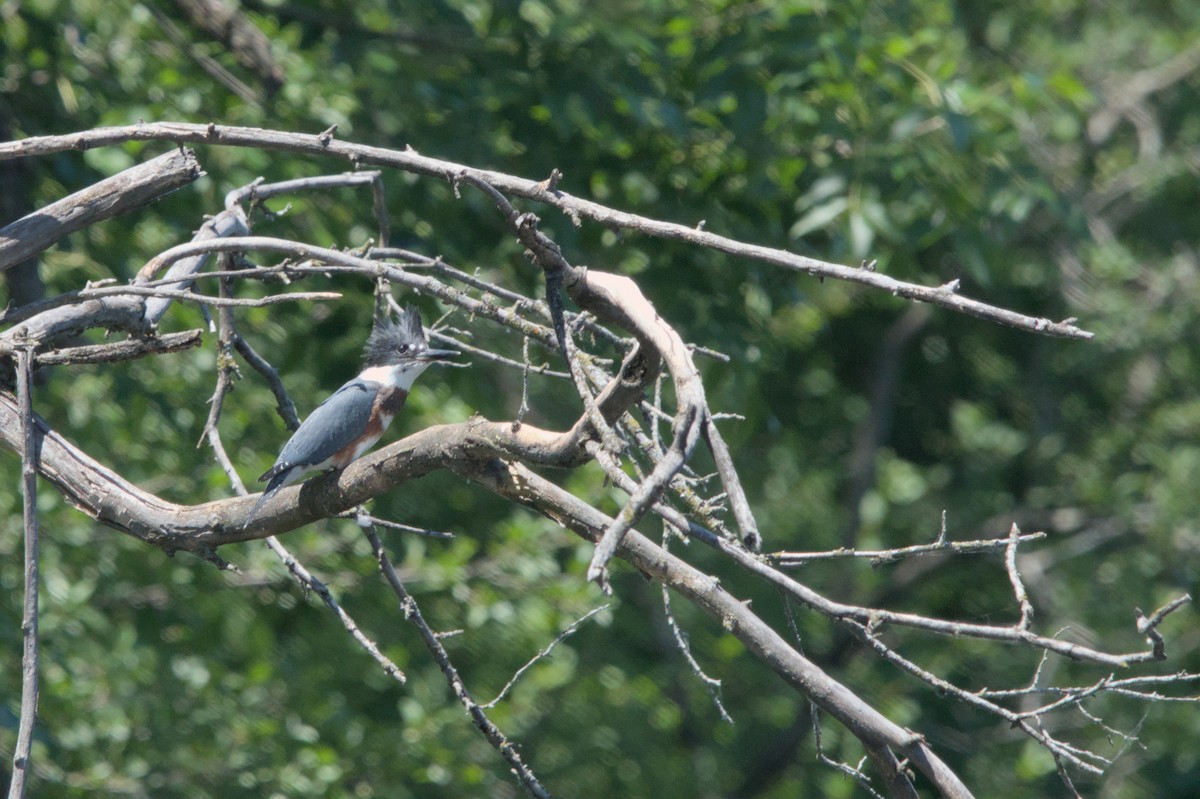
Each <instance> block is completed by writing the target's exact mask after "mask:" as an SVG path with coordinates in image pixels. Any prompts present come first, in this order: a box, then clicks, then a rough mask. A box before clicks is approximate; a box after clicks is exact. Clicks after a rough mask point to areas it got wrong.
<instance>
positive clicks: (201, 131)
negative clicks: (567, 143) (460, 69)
mask: <svg viewBox="0 0 1200 799" xmlns="http://www.w3.org/2000/svg"><path fill="white" fill-rule="evenodd" d="M127 141H169V142H192V143H196V144H209V145H222V146H233V147H252V148H257V149H262V150H280V151H284V152H293V153H307V154H309V155H317V156H327V157H332V158H341V159H343V160H346V161H348V162H350V163H352V164H355V165H356V166H358V165H375V166H384V167H392V168H395V169H401V170H404V171H406V172H412V173H414V174H418V175H427V176H430V177H436V178H440V179H442V180H445V181H446V182H448V183H454V182H456V181H458V180H461V179H462V178H463V177H465V176H473V177H475V178H478V179H479V180H481V181H484V182H486V183H488V184H490V185H492V186H495V187H496V188H497V189H498V190H500V191H501V192H504V193H505V194H508V195H513V196H517V197H525V198H527V199H531V200H537V201H539V202H544V203H546V204H547V205H552V206H554V207H556V208H558V209H559V210H561V211H562V212H563V213H565V214H567V215H568V216H570V217H572V218H574V217H581V218H587V219H591V220H592V221H594V222H598V223H600V224H602V225H605V226H607V227H611V228H624V229H627V230H635V231H638V232H640V233H644V234H646V235H650V236H655V237H659V238H666V239H673V240H677V241H684V242H687V243H689V244H695V245H697V246H701V247H707V248H710V249H714V250H717V251H719V252H724V253H727V254H729V255H734V256H737V257H741V258H748V259H752V260H757V261H761V262H764V263H769V264H773V265H775V266H780V267H784V268H786V269H792V270H795V271H799V272H804V273H806V274H809V275H812V276H814V277H821V278H834V279H837V280H846V281H849V282H852V283H858V284H861V285H866V286H870V287H872V288H875V289H879V290H881V291H886V292H888V293H890V294H893V295H895V296H898V297H904V298H906V299H912V300H917V301H920V302H928V303H930V304H931V305H938V306H941V307H943V308H947V309H950V310H953V311H958V312H960V313H965V314H969V315H972V316H976V317H978V318H980V319H987V320H989V321H993V322H999V323H1001V324H1005V325H1009V326H1011V327H1016V328H1019V329H1022V330H1027V331H1030V332H1034V333H1042V334H1046V335H1052V336H1065V337H1067V338H1080V339H1089V338H1091V337H1092V334H1091V333H1089V332H1087V331H1085V330H1082V329H1080V328H1078V327H1076V326H1075V325H1074V324H1072V323H1071V322H1069V321H1063V322H1054V321H1051V320H1050V319H1044V318H1037V317H1031V316H1026V315H1024V314H1020V313H1017V312H1014V311H1010V310H1007V309H1005V308H999V307H997V306H993V305H989V304H987V303H984V302H980V301H978V300H973V299H969V298H967V297H963V296H962V295H960V294H958V293H957V292H955V291H952V290H949V289H947V288H945V287H942V286H937V287H930V286H919V285H916V284H913V283H906V282H904V281H901V280H896V279H895V278H891V277H888V276H887V275H884V274H882V273H880V272H876V271H874V270H870V269H862V268H858V267H851V266H843V265H841V264H833V263H828V262H826V261H820V260H817V259H815V258H808V257H806V256H803V255H797V254H795V253H791V252H787V251H786V250H779V249H775V248H771V247H763V246H761V245H756V244H747V243H745V242H740V241H737V240H735V239H731V238H728V237H725V236H719V235H717V234H715V233H709V232H708V231H705V230H698V229H696V228H695V227H690V226H687V225H680V224H676V223H673V222H661V221H659V220H655V219H650V218H647V217H642V216H638V215H637V214H631V213H627V212H624V211H618V210H615V209H613V208H608V207H606V206H604V205H601V204H600V203H596V202H592V201H590V200H584V199H581V198H578V197H574V196H572V195H570V194H568V193H566V192H564V191H562V190H561V189H556V190H554V191H549V190H548V189H547V188H546V187H544V186H543V185H542V184H541V182H539V181H532V180H528V179H525V178H518V177H514V176H511V175H505V174H502V173H499V172H493V171H490V170H483V169H473V168H470V167H467V166H464V165H462V164H456V163H454V162H451V161H444V160H441V159H437V158H430V157H428V156H423V155H420V154H419V153H417V152H416V151H414V150H391V149H387V148H383V147H372V146H368V145H362V144H354V143H352V142H346V141H340V140H327V139H322V137H321V136H319V135H312V134H301V133H288V132H284V131H277V130H264V129H260V128H244V127H235V126H228V125H215V124H208V125H194V124H188V123H183V122H141V123H138V124H136V125H130V126H126V127H110V128H96V129H94V130H88V131H81V132H78V133H68V134H65V135H60V136H39V137H31V138H28V139H22V140H20V141H15V142H7V143H3V144H0V160H4V159H9V158H21V157H27V156H31V155H46V154H49V153H56V152H62V151H64V150H86V149H91V148H94V147H103V146H107V145H112V144H120V143H123V142H127Z"/></svg>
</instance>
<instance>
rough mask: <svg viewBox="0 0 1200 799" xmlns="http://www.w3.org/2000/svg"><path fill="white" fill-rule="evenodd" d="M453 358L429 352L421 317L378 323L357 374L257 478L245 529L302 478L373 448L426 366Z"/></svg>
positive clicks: (406, 313)
mask: <svg viewBox="0 0 1200 799" xmlns="http://www.w3.org/2000/svg"><path fill="white" fill-rule="evenodd" d="M456 355H458V353H457V352H456V351H454V350H435V349H431V348H430V347H429V342H428V341H427V340H426V338H425V330H424V328H422V327H421V317H420V316H419V315H418V314H417V312H416V310H414V309H412V308H407V309H405V310H403V311H402V312H401V314H400V317H399V320H398V321H396V322H393V321H391V320H389V319H383V320H380V321H379V322H377V323H376V325H375V328H374V329H373V330H372V331H371V336H370V337H369V338H368V339H367V346H366V348H365V349H364V350H363V370H362V372H360V373H359V375H358V377H356V378H354V379H353V380H351V381H350V382H348V383H346V384H345V385H344V386H342V387H341V388H339V389H338V390H337V391H335V392H334V393H333V395H332V396H330V397H329V399H327V400H325V401H324V402H322V403H321V404H320V405H318V406H317V409H316V410H314V411H313V412H312V414H311V415H310V416H309V417H308V418H307V419H305V420H304V423H303V424H301V425H300V427H299V429H297V430H296V432H295V433H293V434H292V437H291V438H290V439H289V440H288V442H287V443H286V444H284V445H283V450H281V451H280V453H279V458H278V459H277V460H276V461H275V465H274V466H272V467H271V468H270V469H268V470H267V471H266V472H265V473H264V474H263V476H262V477H260V478H258V481H259V482H260V483H261V482H263V481H264V480H266V481H269V482H268V483H267V490H266V491H264V492H263V495H262V496H261V497H260V498H259V500H258V502H256V503H255V504H254V507H253V508H252V509H251V510H250V514H249V515H248V516H247V517H246V521H245V522H244V524H250V522H252V521H253V520H254V519H255V517H257V516H258V512H259V511H260V510H261V509H262V507H263V505H265V504H266V503H267V502H268V501H269V500H270V499H271V497H273V496H275V494H276V492H278V491H279V489H281V488H283V487H284V486H286V485H288V484H289V483H294V482H295V481H297V480H299V479H300V477H301V476H302V475H303V474H304V473H305V472H310V471H314V470H318V469H322V470H323V469H344V468H346V466H348V465H349V464H350V462H351V461H353V460H355V459H356V458H358V456H360V455H362V454H363V453H364V452H366V451H367V450H369V449H370V448H371V447H373V446H374V445H375V442H376V441H378V440H379V437H380V436H382V435H383V431H384V430H386V429H387V427H388V425H389V424H391V423H392V419H393V418H394V417H395V416H396V414H397V413H399V412H400V409H401V408H403V407H404V401H405V400H406V399H408V391H409V389H410V388H412V384H413V381H414V380H416V379H417V376H418V375H420V374H421V372H424V371H425V369H426V368H427V367H428V366H429V365H430V364H431V363H433V362H435V361H444V360H447V359H449V358H453V357H454V356H456Z"/></svg>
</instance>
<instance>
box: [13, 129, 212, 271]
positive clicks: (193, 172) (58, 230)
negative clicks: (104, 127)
mask: <svg viewBox="0 0 1200 799" xmlns="http://www.w3.org/2000/svg"><path fill="white" fill-rule="evenodd" d="M203 174H204V171H203V170H202V169H201V168H200V163H199V162H198V161H197V160H196V155H195V153H193V152H192V151H191V150H185V149H183V148H180V149H178V150H172V151H171V152H169V153H164V154H163V155H160V156H158V157H157V158H152V159H151V160H149V161H147V162H146V163H144V164H138V165H137V166H134V167H130V168H129V169H126V170H125V171H124V172H120V173H118V174H116V175H113V176H112V177H111V178H105V179H104V180H102V181H100V182H99V183H94V184H92V185H91V186H88V187H87V188H86V189H83V190H82V191H77V192H75V193H74V194H72V195H70V196H68V197H64V198H63V199H61V200H59V201H57V202H54V203H51V204H50V205H47V206H45V207H44V208H40V209H38V210H37V211H35V212H34V213H32V214H29V215H28V216H24V217H22V218H21V219H18V220H17V221H15V222H13V223H11V224H9V225H6V226H5V227H3V228H0V271H3V270H5V269H8V268H9V267H11V266H15V265H16V264H19V263H21V262H22V261H24V260H25V259H26V258H29V257H31V256H33V255H36V254H37V253H39V252H41V251H42V250H45V249H46V248H48V247H51V246H53V245H54V243H55V242H57V241H60V240H61V239H63V238H65V237H66V236H68V235H70V234H71V233H74V232H75V231H76V230H81V229H82V228H85V227H87V226H88V225H90V224H92V223H94V222H98V221H100V220H101V219H108V218H110V217H114V216H118V215H120V214H123V213H125V212H126V211H131V210H133V209H135V208H140V207H141V206H143V205H146V204H147V203H150V202H153V201H154V200H156V199H158V198H159V197H162V196H163V195H165V194H170V193H171V192H173V191H175V190H176V189H178V188H179V187H180V186H186V185H187V184H189V183H191V182H192V181H193V180H196V179H197V178H199V177H200V176H202V175H203Z"/></svg>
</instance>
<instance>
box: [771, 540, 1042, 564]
mask: <svg viewBox="0 0 1200 799" xmlns="http://www.w3.org/2000/svg"><path fill="white" fill-rule="evenodd" d="M1045 537H1046V534H1045V533H1023V534H1021V536H1020V537H1019V539H1018V540H1019V541H1020V542H1021V543H1025V542H1027V541H1041V540H1042V539H1044V538H1045ZM1010 540H1011V539H1009V538H984V539H979V540H975V541H947V540H945V539H944V538H942V537H941V536H939V537H938V540H937V541H935V542H933V543H932V544H914V545H913V546H908V547H897V548H895V549H855V548H853V547H840V548H838V549H830V550H825V551H823V552H774V553H772V554H770V555H768V556H767V557H769V558H770V560H771V562H773V563H775V564H776V565H778V566H779V567H780V568H790V567H796V566H802V565H804V564H805V563H808V562H810V561H817V560H840V559H843V558H866V559H868V560H870V561H871V565H872V566H880V565H883V564H885V563H892V562H894V561H897V560H901V559H903V558H912V557H920V556H923V555H973V554H979V553H984V552H998V551H1000V550H1003V549H1004V548H1005V547H1007V546H1008V544H1009V541H1010Z"/></svg>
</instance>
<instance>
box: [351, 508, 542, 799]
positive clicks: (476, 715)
mask: <svg viewBox="0 0 1200 799" xmlns="http://www.w3.org/2000/svg"><path fill="white" fill-rule="evenodd" d="M363 533H364V534H365V535H366V536H367V540H368V541H370V542H371V550H372V551H373V552H374V553H375V558H376V560H377V561H378V563H379V570H380V571H381V572H382V573H383V576H384V578H385V579H386V580H387V582H388V585H390V586H391V587H392V592H393V593H395V594H396V598H397V599H399V600H400V609H401V610H402V611H403V612H404V616H405V618H407V619H408V620H409V621H411V622H412V623H413V626H415V627H416V628H417V632H418V633H420V635H421V640H422V641H424V643H425V648H426V649H428V650H429V653H430V654H431V655H433V659H434V661H436V662H437V664H438V668H440V669H441V670H442V674H443V675H445V677H446V682H448V683H449V684H450V690H452V691H453V692H454V695H455V696H456V697H458V701H459V702H460V703H461V704H462V706H463V707H464V708H466V710H467V713H468V714H470V716H471V720H472V721H473V722H474V723H475V726H476V727H478V728H479V731H480V732H482V733H483V737H484V738H486V739H487V741H488V743H490V744H491V745H492V746H493V747H494V748H495V750H496V751H497V752H499V753H500V756H501V757H503V758H504V760H505V761H506V762H507V763H508V765H509V766H510V767H511V768H512V770H513V773H514V774H516V776H517V779H518V780H519V781H520V783H521V786H522V787H523V788H524V789H525V790H526V791H527V792H528V793H529V795H530V796H533V797H536V798H537V799H549V797H550V793H549V792H548V791H547V790H546V789H545V788H544V787H543V786H542V783H541V782H540V781H539V780H538V778H537V777H536V776H535V775H534V773H533V771H532V770H531V769H530V768H529V766H528V765H526V764H525V761H524V760H523V759H522V757H521V753H520V752H519V751H518V750H517V747H516V745H515V744H513V742H512V741H510V740H509V739H508V738H507V737H506V736H505V735H504V733H503V732H501V731H500V728H499V727H497V726H496V725H495V724H493V723H492V721H491V719H489V718H488V717H487V714H485V713H484V712H483V707H482V706H480V704H479V703H478V702H476V701H475V700H474V698H472V697H471V693H470V691H468V690H467V686H466V683H464V682H463V680H462V677H461V676H460V675H459V673H458V669H456V668H455V667H454V664H453V663H451V662H450V656H449V655H448V654H447V653H446V648H445V647H444V646H442V642H441V639H440V637H439V636H438V634H437V633H435V632H434V631H433V628H432V627H430V626H429V623H428V622H426V621H425V617H424V616H423V615H422V614H421V609H420V608H419V607H418V606H417V601H416V600H415V599H413V597H412V595H411V594H409V593H408V589H407V588H405V587H404V583H403V581H401V579H400V575H399V574H397V573H396V569H395V567H393V566H392V561H391V559H390V558H389V557H388V556H387V552H386V551H385V550H384V548H383V542H381V541H380V540H379V536H378V535H376V533H375V530H374V529H373V528H372V527H370V526H369V525H368V526H364V527H363Z"/></svg>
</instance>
